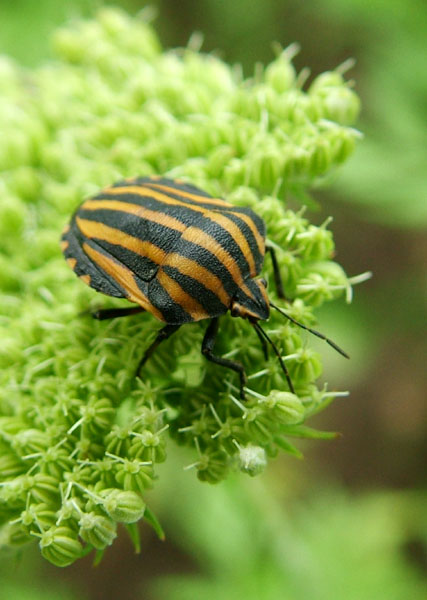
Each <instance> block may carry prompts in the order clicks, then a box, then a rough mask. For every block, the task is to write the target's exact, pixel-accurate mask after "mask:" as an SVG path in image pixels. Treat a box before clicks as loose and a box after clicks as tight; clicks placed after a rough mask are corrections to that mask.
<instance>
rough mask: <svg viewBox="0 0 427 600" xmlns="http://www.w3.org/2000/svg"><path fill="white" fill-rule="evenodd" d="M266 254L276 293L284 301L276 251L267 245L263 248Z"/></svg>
mask: <svg viewBox="0 0 427 600" xmlns="http://www.w3.org/2000/svg"><path fill="white" fill-rule="evenodd" d="M265 250H266V252H270V255H271V262H272V264H273V275H274V284H275V286H276V292H277V295H278V297H279V298H281V299H282V300H286V296H285V291H284V289H283V280H282V275H281V273H280V269H279V263H278V262H277V256H276V251H275V249H274V248H273V246H269V245H268V244H267V245H266V247H265Z"/></svg>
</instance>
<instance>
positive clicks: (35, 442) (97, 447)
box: [0, 9, 359, 566]
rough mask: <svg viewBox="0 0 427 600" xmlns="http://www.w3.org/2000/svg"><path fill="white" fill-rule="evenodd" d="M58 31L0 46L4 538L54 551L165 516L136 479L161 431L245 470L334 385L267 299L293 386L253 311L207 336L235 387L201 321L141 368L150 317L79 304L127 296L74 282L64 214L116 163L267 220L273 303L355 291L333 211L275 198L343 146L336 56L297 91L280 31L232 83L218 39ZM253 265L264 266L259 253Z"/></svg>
mask: <svg viewBox="0 0 427 600" xmlns="http://www.w3.org/2000/svg"><path fill="white" fill-rule="evenodd" d="M53 45H54V49H55V51H56V56H57V58H56V60H54V61H52V62H50V63H48V64H46V65H45V66H42V67H39V68H37V69H36V70H33V71H31V72H29V71H27V70H25V69H23V68H21V67H19V66H18V65H16V64H14V63H13V62H12V61H10V60H8V59H7V58H2V59H1V61H0V83H1V88H2V94H1V97H0V128H1V130H2V143H1V146H0V170H1V180H0V186H1V202H0V286H1V295H0V315H1V316H0V329H1V339H2V343H1V346H0V365H1V374H0V378H1V383H2V386H1V391H0V524H1V529H0V539H1V540H2V544H4V545H7V546H21V545H22V544H24V543H26V542H29V541H31V540H37V539H38V540H39V545H40V548H41V551H42V553H43V555H44V556H45V557H46V558H47V559H48V560H49V561H51V562H53V563H54V564H56V565H58V566H65V565H68V564H70V563H72V562H73V561H74V560H76V559H77V558H79V557H81V556H83V555H85V554H86V553H87V552H89V551H91V550H92V549H96V550H97V551H102V550H103V549H104V548H106V547H107V546H108V545H110V544H111V543H112V542H113V540H114V538H115V536H116V526H117V523H124V524H125V526H126V527H127V528H128V530H129V534H130V536H131V538H132V540H133V541H134V542H135V544H136V546H137V545H138V542H137V537H136V534H135V531H136V530H135V527H134V525H133V524H134V523H136V522H137V521H138V520H140V519H142V518H144V519H146V520H147V521H148V522H149V523H151V524H152V525H153V526H154V527H155V528H156V530H157V531H159V532H161V530H160V527H159V525H158V523H157V522H156V520H155V517H154V515H153V514H152V513H151V512H150V511H149V509H148V508H147V507H146V505H145V502H144V494H145V491H146V490H147V489H149V488H150V487H152V485H153V482H154V480H155V477H156V466H157V464H158V463H160V462H162V461H164V460H165V459H166V449H165V448H166V440H167V438H168V437H169V438H172V439H173V440H174V441H175V442H176V443H177V444H181V445H186V446H189V447H190V448H192V449H193V451H194V457H195V458H194V463H193V465H192V466H193V467H194V469H195V470H196V472H197V475H198V477H199V478H200V479H201V480H203V481H208V482H211V483H214V482H218V481H220V480H222V479H224V478H225V477H227V474H228V472H229V470H230V469H232V468H233V469H236V468H237V469H240V470H241V471H242V472H244V473H247V474H249V475H252V476H253V475H256V474H258V473H260V472H261V471H262V470H263V469H264V468H265V466H266V464H267V461H268V459H269V458H271V457H274V456H276V455H277V453H278V452H279V451H280V450H285V451H287V452H289V453H291V454H295V455H298V454H299V451H298V450H297V449H296V448H295V447H294V446H293V445H292V444H291V442H290V441H289V438H290V437H295V436H301V437H316V436H317V437H328V434H322V433H320V432H315V431H313V430H311V429H310V428H309V427H307V426H306V425H305V424H304V423H305V420H306V419H307V418H308V417H309V416H310V415H312V414H314V413H316V412H318V411H319V410H321V409H323V408H324V407H325V406H327V405H328V404H329V402H330V401H331V400H332V399H333V398H334V397H336V396H339V395H342V392H333V391H328V390H327V388H326V387H323V388H321V389H319V388H317V387H316V383H315V381H316V379H317V378H318V377H319V375H320V373H321V370H322V367H321V362H320V358H319V356H318V355H317V354H316V353H315V352H314V351H313V350H312V349H311V348H310V345H309V343H310V341H309V340H308V339H307V336H306V335H305V334H304V332H302V331H301V330H300V329H298V328H296V327H295V326H294V325H293V324H291V323H289V322H288V321H286V320H285V319H284V318H283V317H282V316H281V315H279V314H272V315H271V318H270V320H269V321H268V323H266V324H265V328H266V331H267V332H268V333H269V335H270V336H271V337H272V338H273V339H274V341H275V343H276V345H277V346H278V348H279V350H280V353H281V355H282V356H283V360H284V361H285V362H286V365H287V368H288V370H289V373H290V376H291V378H292V381H293V384H294V386H295V390H296V394H291V393H289V391H287V390H288V388H287V384H286V380H285V379H284V377H283V372H282V370H281V368H280V364H279V363H278V361H277V358H276V357H271V358H270V359H268V360H265V358H264V356H263V352H262V348H261V347H260V346H259V343H258V339H257V338H256V336H255V335H254V333H253V332H252V330H251V329H250V327H249V326H248V324H247V323H245V322H244V321H242V320H241V319H231V318H229V317H228V316H226V317H224V318H223V319H222V326H221V333H220V335H219V338H218V341H217V345H216V348H215V351H216V353H217V354H219V355H221V356H224V357H236V358H238V360H239V361H241V362H242V363H243V364H244V365H245V368H246V370H247V373H248V390H247V401H246V402H244V403H243V402H241V401H240V400H239V399H238V388H237V387H236V384H237V382H236V377H235V374H234V373H232V372H230V373H229V372H228V371H225V372H224V370H223V369H221V368H220V367H218V366H216V365H213V364H211V363H208V362H207V361H206V360H205V359H204V357H203V356H202V355H201V354H200V351H199V348H200V343H201V339H202V336H203V332H204V329H205V325H206V324H205V323H204V322H201V323H194V324H192V325H188V326H186V327H183V328H182V329H181V330H180V331H179V332H178V333H177V334H176V335H175V336H174V337H173V338H171V339H170V340H168V341H167V342H165V343H164V344H163V345H162V346H160V347H159V349H158V351H157V352H156V353H155V354H154V355H153V357H152V358H151V359H150V361H148V362H147V365H146V366H144V370H143V378H142V380H140V379H137V378H135V376H134V374H135V368H136V365H137V364H138V361H139V359H140V357H141V355H142V353H143V351H144V349H145V348H146V347H147V344H148V343H149V342H150V341H151V340H152V339H153V338H154V336H155V333H156V330H157V329H158V327H157V325H156V321H155V319H154V318H153V317H152V316H151V315H149V314H144V315H142V316H138V317H129V318H128V319H118V320H113V321H111V322H109V323H106V322H103V323H100V322H97V321H94V320H92V319H91V317H90V314H89V309H94V308H95V307H99V306H102V307H103V306H120V305H123V303H122V304H120V303H119V301H117V300H115V301H114V300H112V299H111V298H107V297H101V296H99V295H96V294H95V293H94V292H93V291H91V290H90V289H89V288H87V287H86V286H85V285H83V284H82V283H81V282H79V281H78V280H76V278H75V276H74V275H73V273H72V272H71V270H70V269H69V268H68V267H67V265H66V264H65V261H64V260H63V258H62V256H61V253H60V250H59V246H58V240H59V236H60V232H61V229H62V227H63V226H64V225H65V223H66V222H67V221H68V220H69V217H70V215H71V213H72V212H73V210H74V209H75V208H76V206H77V205H78V204H79V203H80V202H81V201H82V200H83V199H84V198H85V197H87V196H90V195H91V194H93V193H94V192H96V191H97V189H99V187H101V186H106V185H108V184H111V183H112V182H114V181H116V180H118V179H121V178H124V177H130V176H136V175H151V174H159V175H165V176H167V177H172V178H174V177H179V178H182V179H184V180H188V181H190V182H191V183H193V184H194V185H197V186H200V187H201V188H202V189H204V190H206V191H207V192H209V193H211V194H213V195H215V196H221V197H224V198H226V199H227V200H229V201H230V202H232V203H235V204H236V205H240V206H249V207H251V208H252V209H254V210H255V211H256V212H257V213H258V214H259V215H260V216H261V217H262V218H263V219H264V220H265V222H266V225H267V231H268V238H269V241H270V243H272V244H274V246H275V248H276V252H277V258H278V261H279V265H280V269H281V273H282V276H283V280H284V284H285V289H286V294H287V297H288V298H289V299H290V300H289V302H288V303H287V305H286V309H287V311H288V312H289V314H290V315H291V316H292V317H294V318H296V319H298V320H300V321H302V322H303V323H305V324H306V325H308V326H310V325H312V324H313V323H314V317H313V309H314V308H315V307H317V306H320V305H321V304H322V303H323V302H325V301H327V300H332V299H334V298H337V297H338V296H340V295H342V294H343V293H346V294H347V299H349V296H350V292H351V283H352V281H353V280H351V279H349V278H348V277H347V275H346V274H345V272H344V271H343V269H342V268H341V267H340V266H339V265H338V264H336V263H335V262H333V261H332V260H331V259H332V256H333V253H334V244H333V239H332V234H331V232H330V231H329V230H328V224H329V220H328V221H325V223H323V225H321V226H314V225H312V224H311V223H309V221H308V219H307V218H306V217H305V216H304V212H303V210H300V211H299V212H297V213H295V212H293V211H292V210H290V209H289V208H288V206H287V202H288V199H289V198H290V197H293V198H296V199H299V200H301V203H304V201H305V200H306V199H307V189H308V188H309V187H310V186H311V185H313V184H317V183H319V182H320V181H322V180H323V179H324V178H325V177H326V176H328V175H329V174H330V173H331V172H332V171H333V170H334V169H335V168H336V167H337V166H338V165H339V164H341V163H342V162H343V161H344V160H346V158H347V157H348V156H349V155H350V154H351V152H352V150H353V147H354V144H355V141H356V139H357V138H358V137H359V134H358V132H357V131H356V130H355V129H353V128H351V127H350V125H351V123H353V122H354V120H355V119H356V117H357V113H358V110H359V100H358V98H357V96H356V95H355V93H354V92H353V90H352V88H351V86H350V85H349V84H348V83H347V82H346V81H345V80H344V78H343V75H342V74H341V72H340V71H339V70H337V71H334V72H331V73H325V74H323V75H321V76H319V77H317V78H316V79H315V80H314V82H313V83H312V84H311V86H310V87H309V88H308V90H303V80H304V76H301V75H298V74H297V73H296V72H295V69H294V67H293V65H292V62H291V59H292V56H293V54H294V52H295V48H293V47H292V48H290V49H287V50H284V51H280V52H279V53H278V56H277V58H276V59H275V60H274V61H273V62H272V63H271V64H270V65H269V66H268V67H266V69H264V71H262V72H261V71H259V72H258V73H257V75H256V77H255V78H254V79H249V80H244V79H243V78H242V75H241V74H240V73H239V72H238V71H236V70H235V69H232V68H230V67H229V66H228V65H226V64H225V63H223V62H222V61H220V60H219V59H217V58H216V57H215V56H212V55H203V54H201V53H199V52H196V51H194V50H192V49H190V48H186V49H182V50H177V51H167V52H166V51H163V50H162V49H161V46H160V44H159V42H158V40H157V37H156V35H155V33H154V31H153V30H152V28H151V27H150V26H149V25H148V24H147V23H145V22H144V21H141V20H138V19H132V18H129V17H127V16H125V15H124V14H122V13H120V12H118V11H117V10H111V9H107V10H103V11H102V12H100V13H99V16H98V18H97V20H95V21H87V22H78V23H76V24H75V25H73V26H69V27H67V28H65V29H61V30H59V31H58V32H57V33H56V35H55V36H54V39H53ZM263 275H264V276H265V277H266V278H267V279H270V280H271V281H272V280H273V272H272V268H271V263H270V261H269V260H266V263H265V267H264V271H263ZM354 281H357V279H356V280H354ZM271 287H272V288H274V286H271ZM269 293H270V294H271V296H272V299H273V300H274V301H275V300H276V298H275V291H274V289H272V290H271V292H269ZM279 303H280V301H279Z"/></svg>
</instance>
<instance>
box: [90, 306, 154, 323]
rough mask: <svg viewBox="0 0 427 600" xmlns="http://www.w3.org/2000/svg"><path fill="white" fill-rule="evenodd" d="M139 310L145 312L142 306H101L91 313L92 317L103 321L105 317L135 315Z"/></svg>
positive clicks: (113, 317)
mask: <svg viewBox="0 0 427 600" xmlns="http://www.w3.org/2000/svg"><path fill="white" fill-rule="evenodd" d="M140 312H145V308H142V306H130V307H126V308H101V309H99V310H96V311H94V312H93V313H91V314H92V317H93V318H94V319H98V320H99V321H104V320H105V319H115V318H116V317H127V316H128V315H136V314H137V313H140Z"/></svg>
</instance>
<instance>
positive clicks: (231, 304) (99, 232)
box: [61, 177, 348, 398]
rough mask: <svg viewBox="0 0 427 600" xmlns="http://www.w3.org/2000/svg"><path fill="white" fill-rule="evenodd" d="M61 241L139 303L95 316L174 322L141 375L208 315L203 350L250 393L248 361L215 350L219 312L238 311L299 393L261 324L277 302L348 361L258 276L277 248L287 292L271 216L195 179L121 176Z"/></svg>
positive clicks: (79, 269) (116, 292)
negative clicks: (269, 227)
mask: <svg viewBox="0 0 427 600" xmlns="http://www.w3.org/2000/svg"><path fill="white" fill-rule="evenodd" d="M61 247H62V251H63V253H64V255H65V258H66V260H67V262H68V264H69V266H70V267H71V268H72V269H73V271H74V272H75V273H76V275H78V276H79V277H80V279H82V281H84V283H86V284H87V285H89V286H90V287H92V288H94V289H95V290H96V291H98V292H102V293H103V294H107V295H108V296H115V297H117V298H126V299H127V300H129V301H130V302H132V303H134V304H136V306H132V307H128V308H114V309H103V310H98V311H96V312H94V313H93V317H94V318H96V319H100V320H103V319H110V318H114V317H121V316H127V315H133V314H136V313H139V312H143V311H148V312H150V313H151V314H152V315H153V316H154V317H156V318H157V319H158V320H159V321H163V322H164V323H165V326H164V327H163V328H162V329H160V331H159V332H158V334H157V337H156V338H155V340H154V341H153V342H152V344H151V345H150V346H149V347H148V349H147V350H146V351H145V354H144V355H143V357H142V359H141V360H140V362H139V365H138V369H137V375H139V373H140V371H141V368H142V367H143V365H144V364H145V362H146V361H147V360H148V358H149V357H150V356H151V355H152V353H153V352H154V350H155V349H156V348H157V346H158V345H159V344H160V343H161V342H162V341H163V340H166V339H167V338H169V337H170V336H171V335H172V334H173V333H174V332H175V331H177V330H178V329H179V327H181V325H183V324H185V323H191V322H194V321H200V320H202V319H209V320H210V323H209V325H208V327H207V329H206V332H205V335H204V338H203V342H202V353H203V355H204V356H205V357H206V358H207V359H208V360H210V361H211V362H213V363H216V364H218V365H221V366H223V367H226V368H229V369H232V370H233V371H236V372H237V373H238V374H239V377H240V395H241V397H242V398H244V396H245V394H244V387H245V384H246V375H245V370H244V367H243V365H241V364H240V363H239V362H237V361H234V360H230V359H228V358H222V357H220V356H217V355H215V354H214V345H215V339H216V335H217V332H218V326H219V317H220V316H221V315H223V314H225V313H226V312H227V311H230V313H231V315H232V316H233V317H241V318H242V319H247V321H248V322H249V323H250V324H251V325H252V326H253V327H254V329H255V331H256V333H257V335H258V337H259V339H260V341H261V343H262V346H263V350H264V354H265V355H267V344H269V345H270V346H271V347H272V349H273V351H274V353H275V354H276V356H277V358H278V360H279V362H280V365H281V368H282V370H283V372H284V375H285V377H286V380H287V382H288V386H289V389H290V391H291V392H293V393H294V386H293V384H292V381H291V378H290V376H289V373H288V370H287V368H286V365H285V363H284V361H283V359H282V357H281V353H280V352H279V349H278V348H277V346H276V345H275V344H274V342H273V341H272V340H271V338H270V337H269V335H268V334H267V333H266V332H265V330H264V329H263V328H262V327H261V326H260V324H259V321H265V320H266V319H268V317H269V314H270V307H272V308H274V309H276V310H278V311H279V312H280V313H281V314H282V315H283V316H285V317H286V318H287V319H289V320H290V321H291V322H292V323H294V324H296V325H298V326H300V327H302V328H304V329H306V330H308V331H310V332H311V333H313V334H314V335H316V336H318V337H320V338H322V339H323V340H325V341H326V342H327V343H328V344H330V345H331V346H332V347H333V348H335V350H337V351H338V352H340V353H341V354H342V355H343V356H345V357H347V358H348V356H347V355H346V354H345V352H343V350H341V349H340V348H339V347H338V346H337V345H336V344H335V343H334V342H332V341H331V340H330V339H329V338H327V337H325V336H324V335H323V334H322V333H320V332H318V331H315V330H313V329H311V328H309V327H306V326H305V325H303V324H302V323H299V322H298V321H296V320H295V319H293V318H292V317H291V316H290V315H288V314H287V313H285V312H284V311H283V310H282V309H281V308H279V307H278V306H276V305H275V304H273V303H272V302H271V301H270V300H269V298H268V295H267V284H266V281H265V280H264V279H262V278H257V276H258V274H259V273H260V271H261V268H262V266H263V262H264V256H265V253H266V252H269V254H270V255H271V260H272V266H273V272H274V280H275V285H276V289H277V293H278V296H279V297H280V298H284V293H283V285H282V279H281V275H280V271H279V267H278V262H277V259H276V255H275V251H274V248H272V247H271V246H270V245H268V244H266V241H265V224H264V222H263V220H262V219H261V218H260V217H259V216H258V215H257V214H256V213H255V212H253V211H252V210H251V209H250V208H244V207H238V206H234V205H232V204H230V203H229V202H227V201H226V200H223V199H220V198H214V197H212V196H210V195H209V194H207V193H206V192H204V191H202V190H200V189H198V188H196V187H195V186H193V185H191V184H189V183H184V182H182V181H179V180H171V179H165V178H162V177H137V178H133V179H126V180H123V181H119V182H117V183H115V184H113V185H112V186H110V187H107V188H105V189H103V190H102V191H101V192H99V194H97V195H96V196H94V197H93V198H90V199H88V200H86V201H84V202H83V203H82V204H81V205H80V206H79V208H78V209H77V210H76V212H75V213H74V215H73V217H72V219H71V222H70V224H69V225H67V226H66V227H65V229H64V231H63V234H62V241H61Z"/></svg>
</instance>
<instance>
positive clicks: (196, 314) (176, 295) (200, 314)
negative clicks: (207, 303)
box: [157, 268, 210, 321]
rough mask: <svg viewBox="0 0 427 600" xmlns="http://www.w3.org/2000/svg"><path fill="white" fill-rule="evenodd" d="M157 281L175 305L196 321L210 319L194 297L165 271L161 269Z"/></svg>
mask: <svg viewBox="0 0 427 600" xmlns="http://www.w3.org/2000/svg"><path fill="white" fill-rule="evenodd" d="M157 281H158V282H159V283H160V285H161V286H162V287H163V288H164V290H165V291H166V292H167V293H168V294H169V296H170V297H171V298H172V300H173V302H174V303H175V304H178V305H179V306H180V307H181V308H183V309H184V310H185V312H186V313H188V314H189V315H190V316H191V318H192V319H193V320H194V321H200V320H201V319H208V318H209V317H210V314H209V313H208V312H207V311H206V310H205V309H204V308H203V306H202V305H201V304H200V303H199V302H197V300H196V299H195V298H193V296H190V294H187V292H185V291H184V290H183V289H182V287H181V286H180V285H179V283H177V282H176V281H175V279H172V277H169V275H167V274H166V273H165V272H164V271H163V269H161V268H160V269H159V271H158V273H157Z"/></svg>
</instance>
